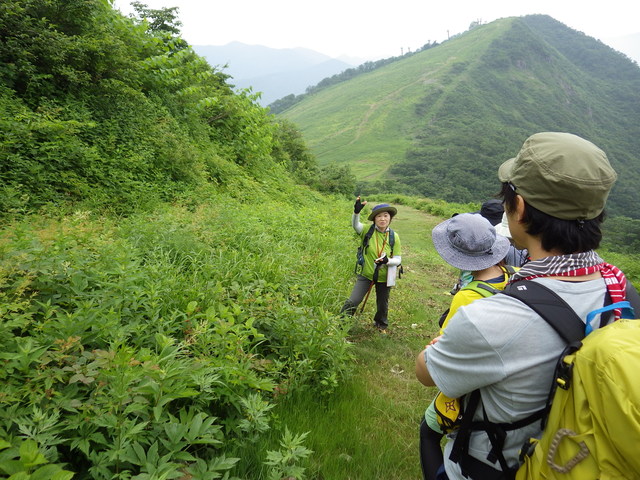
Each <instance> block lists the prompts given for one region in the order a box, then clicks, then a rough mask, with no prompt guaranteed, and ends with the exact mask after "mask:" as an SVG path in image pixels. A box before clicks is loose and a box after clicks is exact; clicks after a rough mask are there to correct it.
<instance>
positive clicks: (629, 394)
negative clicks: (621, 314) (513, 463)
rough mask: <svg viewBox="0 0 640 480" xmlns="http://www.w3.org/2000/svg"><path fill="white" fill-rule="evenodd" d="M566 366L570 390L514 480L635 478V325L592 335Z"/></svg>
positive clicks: (638, 332)
mask: <svg viewBox="0 0 640 480" xmlns="http://www.w3.org/2000/svg"><path fill="white" fill-rule="evenodd" d="M565 362H566V363H573V378H572V381H571V385H570V387H569V389H568V390H563V389H561V388H558V389H557V390H556V393H555V397H554V399H553V404H552V407H551V412H550V414H549V420H548V422H547V426H546V428H545V431H544V433H543V435H542V438H541V439H540V441H538V442H537V443H536V444H535V448H534V449H533V453H532V454H531V455H530V456H527V457H525V463H524V465H522V467H521V468H520V470H518V473H517V475H516V480H540V479H576V480H591V479H601V480H612V479H638V478H640V379H639V376H640V320H619V321H617V322H615V323H613V324H611V325H608V326H606V327H604V328H601V329H598V330H595V331H594V332H593V333H591V334H590V335H589V336H587V338H585V339H584V340H583V346H582V348H581V349H580V350H578V351H577V352H576V353H574V354H572V355H568V356H567V357H565Z"/></svg>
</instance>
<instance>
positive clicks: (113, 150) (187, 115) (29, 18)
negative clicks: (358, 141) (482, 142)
mask: <svg viewBox="0 0 640 480" xmlns="http://www.w3.org/2000/svg"><path fill="white" fill-rule="evenodd" d="M136 5H137V6H136V9H137V11H138V14H139V16H140V18H138V19H130V18H124V17H123V16H121V15H120V14H119V13H118V12H116V11H114V10H113V9H112V7H111V6H110V4H109V2H108V1H106V0H69V1H62V0H7V1H6V2H2V5H0V38H1V39H2V41H1V42H0V61H1V62H0V64H1V65H2V66H1V67H0V158H1V159H2V162H1V164H0V211H2V212H3V214H4V215H6V214H10V213H16V212H18V213H19V212H24V211H33V210H34V209H38V208H41V207H43V206H45V205H48V206H51V207H53V208H56V209H59V208H61V207H64V206H65V205H69V204H74V203H77V202H79V201H83V202H85V204H86V206H87V208H105V207H108V208H109V209H111V210H113V211H115V212H118V213H123V212H127V211H130V210H131V209H132V208H134V207H142V206H144V205H146V204H153V203H154V202H155V201H157V200H167V199H171V198H174V197H175V195H177V194H179V193H180V192H184V191H186V190H189V189H191V188H194V187H195V186H197V185H201V184H205V183H213V184H216V185H220V186H224V187H229V188H234V184H233V180H234V177H237V176H238V175H243V176H249V177H261V176H273V177H277V176H286V175H289V174H290V173H291V171H287V170H286V168H285V166H284V165H283V164H282V163H283V157H285V156H286V157H287V161H288V164H289V165H291V164H294V163H296V161H297V160H299V159H298V158H297V157H296V155H299V154H301V155H303V157H305V158H303V159H302V160H300V161H298V163H301V162H302V163H305V164H306V168H307V170H309V169H313V168H316V169H317V167H316V166H315V165H314V162H315V160H314V159H313V157H311V156H310V154H309V153H308V152H306V151H304V149H300V148H298V149H297V150H296V151H295V152H293V151H292V152H287V151H286V148H287V147H288V144H287V143H286V142H282V141H279V140H278V138H279V139H282V137H283V136H284V135H286V134H282V133H279V130H280V124H279V123H277V122H274V120H273V117H272V116H271V115H269V114H268V111H267V110H266V109H264V108H261V107H260V106H259V105H258V104H257V103H256V102H255V98H254V97H253V96H252V95H251V94H249V93H247V92H239V93H235V92H233V91H232V89H231V87H230V86H229V85H228V84H227V83H226V79H227V76H226V75H225V74H223V73H221V72H218V71H216V70H214V69H213V68H212V67H211V66H209V65H208V64H207V63H206V61H205V60H204V59H203V58H201V57H199V56H198V55H196V54H195V53H194V51H193V50H192V49H191V47H189V46H188V45H187V43H186V42H185V41H184V40H182V39H181V38H180V37H179V36H178V35H177V32H178V27H179V21H178V20H177V18H176V12H175V11H174V10H175V9H162V10H152V9H148V8H146V6H145V5H143V4H140V3H137V4H136ZM291 128H292V127H290V128H289V130H291ZM309 158H311V159H312V160H309ZM238 167H242V168H241V170H239V169H238ZM295 170H296V171H300V168H299V167H296V169H295ZM343 193H347V192H343ZM348 193H349V194H351V193H352V192H351V191H349V192H348Z"/></svg>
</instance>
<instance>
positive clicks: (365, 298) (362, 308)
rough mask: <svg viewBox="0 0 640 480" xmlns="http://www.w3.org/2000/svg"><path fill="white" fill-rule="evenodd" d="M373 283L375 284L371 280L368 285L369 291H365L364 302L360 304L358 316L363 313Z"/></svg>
mask: <svg viewBox="0 0 640 480" xmlns="http://www.w3.org/2000/svg"><path fill="white" fill-rule="evenodd" d="M374 283H375V282H374V281H373V280H371V283H370V284H369V289H368V290H367V295H366V296H365V297H364V302H362V306H361V307H360V313H359V315H362V312H364V307H365V305H366V304H367V300H369V294H370V293H371V287H373V284H374Z"/></svg>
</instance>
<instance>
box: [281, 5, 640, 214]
mask: <svg viewBox="0 0 640 480" xmlns="http://www.w3.org/2000/svg"><path fill="white" fill-rule="evenodd" d="M639 92H640V69H639V68H638V67H637V65H635V64H634V63H633V62H631V61H629V59H628V58H626V57H625V56H624V55H622V54H620V53H618V52H616V51H614V50H613V49H611V48H609V47H607V46H606V45H604V44H602V43H601V42H599V41H597V40H594V39H592V38H590V37H587V36H586V35H584V34H582V33H580V32H576V31H574V30H572V29H569V28H568V27H566V26H565V25H563V24H561V23H559V22H557V21H556V20H554V19H552V18H550V17H548V16H544V15H532V16H527V17H520V18H505V19H500V20H497V21H495V22H492V23H490V24H487V25H483V26H480V27H476V28H474V29H472V30H470V31H468V32H466V33H464V34H462V35H460V36H457V37H455V38H452V39H451V40H449V41H447V42H444V43H442V44H441V45H439V46H437V47H436V48H432V49H429V50H426V51H424V52H421V53H420V54H417V55H414V56H412V57H410V58H407V59H405V60H401V61H398V62H396V63H394V64H391V65H388V66H386V67H383V68H381V69H379V70H376V71H374V72H371V73H370V74H366V75H362V76H360V77H358V78H354V79H353V80H351V81H348V82H345V83H342V84H339V85H335V86H334V87H332V88H328V89H326V90H324V91H321V92H318V94H317V95H313V96H309V97H308V98H306V99H304V100H303V101H302V102H300V103H299V104H297V105H295V106H294V107H292V108H291V109H290V110H287V111H285V112H284V113H283V114H282V115H283V116H285V117H287V118H289V119H290V120H292V121H294V122H295V123H297V124H298V125H299V127H300V128H301V129H302V131H303V132H304V134H305V138H306V139H307V141H308V143H309V145H310V146H311V148H312V150H313V151H314V153H315V154H316V155H317V157H318V160H319V161H320V163H332V162H340V163H347V164H349V165H351V167H352V168H353V171H354V172H355V173H356V174H357V175H358V177H359V179H360V180H364V181H368V182H375V181H377V180H381V179H384V180H385V182H377V183H375V184H373V185H372V184H369V186H368V187H366V186H365V187H364V188H365V190H366V189H367V188H368V189H372V190H373V191H375V190H378V191H379V190H381V189H385V188H386V189H395V190H401V191H406V192H410V193H418V194H421V195H426V196H430V197H435V198H443V199H445V200H449V201H459V202H468V201H476V202H477V201H482V200H483V199H485V198H486V197H488V196H490V195H492V194H494V193H495V191H496V190H497V189H498V183H497V178H496V176H495V172H496V169H497V166H498V165H499V164H500V163H501V162H502V161H504V160H505V159H507V158H509V157H511V156H513V155H515V153H516V152H517V150H518V148H519V146H520V145H521V144H522V142H523V141H524V139H525V138H526V137H527V136H529V135H530V134H531V133H534V132H536V131H541V130H560V131H569V132H573V133H576V134H578V135H582V136H584V137H586V138H588V139H590V140H592V141H593V142H594V143H596V144H598V145H599V146H601V147H602V148H603V149H604V150H605V151H606V152H607V154H608V155H609V158H610V160H611V162H612V164H613V165H614V167H615V168H616V169H617V170H618V173H619V174H620V180H619V182H618V184H617V185H616V187H615V188H614V191H613V192H612V197H611V202H610V211H611V212H612V213H624V214H625V215H630V216H634V217H636V218H637V216H638V215H637V214H635V213H634V212H633V211H632V208H631V207H632V206H633V205H635V204H637V202H638V201H640V196H639V195H638V193H637V188H636V185H637V184H638V182H639V181H640V168H639V164H638V160H637V159H638V157H639V156H640V135H639V134H640V93H639ZM389 180H391V181H393V182H395V185H394V186H393V187H389V186H388V185H387V184H388V181H389Z"/></svg>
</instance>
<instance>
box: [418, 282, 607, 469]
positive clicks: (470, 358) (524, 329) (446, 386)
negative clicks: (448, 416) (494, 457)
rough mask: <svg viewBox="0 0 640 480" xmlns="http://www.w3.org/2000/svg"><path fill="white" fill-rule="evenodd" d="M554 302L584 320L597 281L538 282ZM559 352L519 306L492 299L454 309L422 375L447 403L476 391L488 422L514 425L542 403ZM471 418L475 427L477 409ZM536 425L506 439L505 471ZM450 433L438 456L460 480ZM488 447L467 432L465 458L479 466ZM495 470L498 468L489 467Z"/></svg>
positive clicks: (600, 297)
mask: <svg viewBox="0 0 640 480" xmlns="http://www.w3.org/2000/svg"><path fill="white" fill-rule="evenodd" d="M534 281H537V282H540V283H542V284H544V285H545V286H547V287H549V288H551V289H552V290H553V291H555V292H556V293H557V294H558V295H560V296H561V297H562V298H563V299H564V300H565V301H566V302H567V303H568V304H569V305H570V306H571V307H572V308H573V309H574V310H575V311H576V313H577V314H578V315H579V316H580V317H581V318H582V319H583V320H584V319H585V318H586V316H587V314H588V313H589V312H591V311H593V310H595V309H597V308H600V307H602V306H603V304H604V299H605V292H606V286H605V283H604V280H602V279H597V280H590V281H586V282H564V281H560V280H553V279H549V278H538V279H535V280H534ZM564 347H565V344H564V341H563V340H562V339H561V338H560V337H559V336H558V334H557V333H556V332H555V330H553V328H552V327H551V326H550V325H548V324H547V322H545V321H544V320H543V319H542V318H541V317H540V316H539V315H538V314H537V313H535V312H534V311H533V310H531V309H530V308H529V307H527V306H526V305H524V304H523V303H522V302H520V301H519V300H516V299H515V298H512V297H509V296H507V295H500V294H497V295H494V296H492V297H489V298H483V299H480V300H476V301H475V302H473V303H471V304H470V305H468V306H465V307H461V308H460V309H459V310H458V312H457V313H456V314H455V315H454V316H453V317H452V318H451V320H450V321H449V325H448V326H447V328H446V329H445V331H444V335H443V336H442V338H441V339H440V341H439V342H437V343H436V344H434V345H432V346H431V347H429V348H427V350H426V353H425V360H426V364H427V369H428V370H429V373H430V375H431V378H433V380H434V382H435V384H436V385H437V387H438V388H439V389H440V390H441V391H442V392H443V393H444V394H445V395H448V396H449V397H460V396H462V395H465V394H468V393H470V392H472V391H473V390H475V389H477V388H479V389H480V393H481V398H482V405H484V409H485V411H486V414H487V416H488V419H489V420H490V421H491V422H496V423H502V422H504V423H513V422H515V421H517V420H521V419H523V418H526V417H527V416H529V415H531V414H532V413H534V412H536V411H538V410H540V409H541V408H543V407H544V405H545V403H546V399H547V396H548V394H549V389H550V388H551V382H552V381H553V372H554V369H555V366H556V363H557V360H558V357H559V356H560V354H561V353H562V350H563V349H564ZM475 418H476V419H477V420H482V408H481V407H479V408H478V410H477V411H476V416H475ZM540 433H541V432H540V422H539V421H536V422H534V423H533V424H531V425H529V426H527V427H525V428H522V429H520V430H515V431H511V432H508V434H507V439H506V441H505V448H504V451H503V453H504V455H505V458H506V460H507V462H508V463H509V465H511V466H515V465H517V463H518V453H519V450H520V448H521V447H522V445H523V444H524V442H525V441H526V440H527V439H528V438H530V437H539V436H540ZM454 438H455V433H454V434H451V435H449V438H448V441H447V445H446V447H445V451H444V458H445V469H446V471H447V475H448V476H449V478H450V479H451V480H453V479H461V480H462V479H464V477H463V476H462V474H461V473H460V467H459V465H458V464H456V463H453V462H451V461H450V460H449V454H450V452H451V447H452V446H453V439H454ZM490 449H491V444H490V442H489V439H488V437H487V436H486V434H485V433H484V432H473V433H472V435H471V441H470V446H469V453H470V454H471V455H472V456H473V457H475V458H477V459H479V460H481V461H483V462H485V463H489V462H488V461H487V460H486V458H487V455H488V453H489V450H490ZM493 466H494V467H495V468H498V469H499V468H500V467H499V465H498V464H497V463H496V464H494V465H493Z"/></svg>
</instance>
